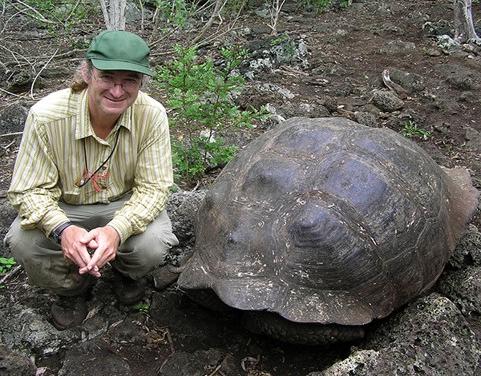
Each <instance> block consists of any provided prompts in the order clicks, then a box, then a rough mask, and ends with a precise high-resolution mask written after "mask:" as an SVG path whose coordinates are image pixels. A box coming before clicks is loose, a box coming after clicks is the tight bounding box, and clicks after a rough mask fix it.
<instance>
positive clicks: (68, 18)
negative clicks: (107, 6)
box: [25, 0, 100, 32]
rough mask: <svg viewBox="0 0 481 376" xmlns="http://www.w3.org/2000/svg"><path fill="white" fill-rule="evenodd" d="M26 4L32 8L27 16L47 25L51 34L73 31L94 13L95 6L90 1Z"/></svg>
mask: <svg viewBox="0 0 481 376" xmlns="http://www.w3.org/2000/svg"><path fill="white" fill-rule="evenodd" d="M25 3H26V4H28V5H29V6H30V7H31V9H27V14H28V15H29V16H31V17H32V18H33V19H35V20H36V21H38V22H39V24H41V25H46V26H47V27H48V28H49V30H50V31H51V32H54V31H56V30H57V29H62V28H64V29H71V28H72V27H74V26H75V25H78V24H79V23H81V22H84V21H85V20H86V19H88V18H89V16H90V15H91V14H92V13H93V12H94V6H93V4H92V3H91V2H89V1H80V2H78V1H75V0H63V1H54V0H25ZM99 9H100V8H99Z"/></svg>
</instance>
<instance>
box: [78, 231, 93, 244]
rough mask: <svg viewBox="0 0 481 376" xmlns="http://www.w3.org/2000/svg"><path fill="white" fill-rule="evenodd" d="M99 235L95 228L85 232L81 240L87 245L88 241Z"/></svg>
mask: <svg viewBox="0 0 481 376" xmlns="http://www.w3.org/2000/svg"><path fill="white" fill-rule="evenodd" d="M96 236H97V231H96V230H95V229H93V230H92V231H89V232H87V233H85V234H84V235H83V236H82V237H81V238H80V242H81V243H83V244H85V245H87V244H88V243H90V242H91V241H92V240H94V239H95V237H96Z"/></svg>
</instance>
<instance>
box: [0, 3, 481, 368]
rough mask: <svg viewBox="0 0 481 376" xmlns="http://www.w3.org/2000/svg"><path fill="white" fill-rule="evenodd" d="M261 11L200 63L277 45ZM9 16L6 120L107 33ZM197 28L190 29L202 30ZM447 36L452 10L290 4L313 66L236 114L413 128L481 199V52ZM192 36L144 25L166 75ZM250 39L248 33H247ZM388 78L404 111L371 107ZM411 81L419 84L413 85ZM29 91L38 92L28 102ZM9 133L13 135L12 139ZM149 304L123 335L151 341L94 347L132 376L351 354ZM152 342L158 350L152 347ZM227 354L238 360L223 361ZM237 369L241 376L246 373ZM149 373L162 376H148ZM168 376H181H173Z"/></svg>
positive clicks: (10, 146)
mask: <svg viewBox="0 0 481 376" xmlns="http://www.w3.org/2000/svg"><path fill="white" fill-rule="evenodd" d="M4 4H5V3H4ZM258 8H259V7H256V6H251V7H249V8H248V10H247V11H245V12H244V15H243V16H241V17H240V19H239V20H237V22H236V25H235V27H234V28H233V29H232V30H231V31H230V32H227V33H226V34H222V33H223V32H225V31H226V28H228V27H229V26H231V23H230V22H229V20H227V19H224V20H223V22H222V23H219V22H217V23H216V24H215V25H214V27H213V28H212V30H210V32H214V33H215V34H214V35H217V36H218V37H217V38H216V39H214V40H212V41H210V42H205V43H204V44H203V46H202V48H201V49H200V54H201V55H212V56H216V52H215V51H216V50H217V47H219V46H220V45H222V42H223V41H227V40H228V41H232V42H235V43H238V44H241V45H244V46H246V47H248V48H249V49H250V51H251V52H252V53H253V54H254V53H255V52H256V51H259V48H262V46H265V45H266V44H267V45H269V43H270V42H271V41H272V39H273V36H271V33H270V29H269V27H268V26H267V22H268V20H267V19H265V18H262V17H260V16H259V15H258V14H256V12H255V10H256V9H258ZM13 13H14V12H13V10H12V9H8V7H7V12H4V13H3V15H2V17H3V18H2V19H3V26H2V24H1V23H0V26H1V27H3V30H2V31H1V33H0V45H1V46H0V47H2V46H3V48H0V57H1V59H2V60H3V61H2V62H1V64H0V72H2V71H1V69H4V70H3V73H2V74H0V77H2V78H3V79H2V81H1V82H0V88H2V90H1V91H0V111H7V110H8V109H9V108H13V107H15V106H17V105H22V106H24V107H26V108H28V107H30V106H31V105H32V104H33V103H34V102H35V101H36V100H38V99H39V98H41V97H42V96H43V95H45V94H47V93H49V92H51V91H54V90H56V89H59V88H62V87H64V86H65V85H66V83H67V82H68V81H69V77H70V76H71V72H72V71H73V69H74V67H75V66H76V64H77V63H78V62H79V60H80V59H81V58H82V54H83V52H84V48H85V43H86V41H88V40H89V39H90V37H91V36H92V35H93V34H94V33H95V32H96V30H98V28H99V26H98V25H100V22H101V20H93V19H91V20H89V22H88V23H86V24H85V25H84V27H83V28H82V29H74V30H73V31H72V32H71V33H72V34H69V33H63V32H62V33H57V34H52V33H49V31H48V30H47V29H45V28H38V25H37V24H35V23H33V22H25V20H26V17H25V16H21V15H14V14H13ZM474 13H475V15H474V18H475V21H479V20H481V6H480V5H479V4H475V5H474ZM9 17H11V18H9ZM7 19H8V20H9V21H8V22H6V21H5V20H7ZM17 21H18V22H17ZM198 22H199V24H198V25H197V26H195V27H200V25H201V24H200V21H198ZM478 24H479V22H478ZM452 25H453V10H452V5H451V1H448V0H441V1H433V0H413V1H395V0H386V1H373V0H364V1H361V0H359V1H354V2H353V4H352V5H351V6H350V7H348V8H347V9H332V10H330V11H328V12H324V13H320V14H317V13H315V12H307V11H302V10H300V9H299V8H298V7H297V6H296V5H295V4H292V3H289V2H287V3H286V4H285V6H284V11H283V12H282V13H281V16H280V20H279V24H278V32H279V35H287V36H288V37H289V38H292V40H299V39H302V40H303V41H304V43H305V45H306V46H307V49H308V54H307V56H306V60H307V62H308V64H307V65H306V64H304V65H302V64H300V63H299V64H296V63H295V62H293V63H289V64H279V65H277V66H274V67H273V69H270V70H264V71H260V72H258V73H256V75H255V77H254V80H251V81H248V82H247V87H246V91H245V93H243V95H241V97H240V98H239V99H238V101H239V103H240V104H241V105H254V106H256V107H259V106H261V105H267V104H269V105H271V106H273V107H275V108H276V109H277V110H278V113H279V114H280V115H281V116H283V117H289V116H302V115H304V116H325V115H326V111H327V114H328V115H330V116H344V117H348V118H351V119H353V120H358V121H360V119H364V121H367V122H369V123H370V125H371V126H377V127H388V128H391V129H393V130H395V131H398V132H402V131H403V130H406V125H416V126H417V128H418V129H421V130H425V131H427V132H430V133H429V134H427V135H428V136H427V137H425V139H424V138H423V137H421V136H422V134H419V135H417V136H416V135H414V136H412V137H411V138H412V140H413V141H414V142H416V143H418V144H419V145H420V146H421V147H422V148H423V149H424V150H426V151H427V152H428V153H429V154H430V155H431V156H432V157H433V158H434V159H435V160H436V162H438V163H439V164H441V165H443V166H446V167H453V166H465V167H466V168H468V169H469V171H470V173H471V175H472V178H473V181H474V183H475V186H476V187H477V188H478V189H479V188H481V160H480V151H481V133H479V132H481V121H480V119H481V106H480V102H481V97H480V96H479V89H480V87H481V64H480V63H481V49H480V48H479V47H477V46H464V47H459V48H457V49H453V50H450V51H448V50H447V49H443V48H441V47H440V46H439V45H438V40H437V36H438V35H442V34H450V35H452V34H451V33H452ZM136 26H138V25H137V24H135V25H127V29H129V30H137V29H136ZM195 27H194V28H193V29H192V30H190V31H187V32H176V33H165V34H163V35H162V36H161V38H156V37H155V36H153V35H152V34H151V31H152V25H150V24H148V23H146V24H145V29H144V30H143V31H139V32H140V33H141V34H142V35H144V36H145V37H146V38H147V39H149V40H150V41H151V43H152V46H153V48H152V57H153V63H154V64H160V63H162V62H163V61H167V60H168V59H169V56H170V54H171V51H170V50H169V48H168V46H172V45H173V44H174V43H175V42H179V41H180V42H184V43H187V42H188V40H192V38H193V37H194V36H195V35H196V29H195ZM246 28H248V29H249V32H245V30H246ZM57 49H58V50H57ZM55 51H56V52H55ZM54 53H55V54H54ZM54 55H55V56H54ZM52 56H54V57H53V58H52V59H51V61H50V62H49V64H48V65H46V63H47V61H48V60H49V59H50V58H51V57H52ZM2 67H4V68H2ZM5 67H8V69H5ZM42 67H45V69H43V74H39V76H38V78H37V79H36V80H35V78H36V74H35V72H36V73H38V72H40V70H41V69H42ZM386 69H387V70H389V72H391V78H392V79H393V81H395V82H396V80H395V77H396V74H395V72H397V74H398V76H403V74H404V76H403V77H404V81H403V80H401V79H399V80H398V83H400V82H402V84H401V86H403V85H404V86H403V87H404V89H405V91H401V92H398V93H397V96H398V97H399V98H400V99H401V100H402V106H401V107H400V108H398V109H395V110H392V109H391V110H382V109H379V107H380V105H376V106H375V104H376V94H375V92H376V90H385V91H388V88H387V87H386V86H385V85H384V84H383V80H382V72H383V71H384V70H386ZM399 72H401V73H399ZM2 75H3V76H2ZM22 77H23V78H22ZM25 77H26V78H25ZM406 77H408V78H409V77H411V78H412V77H414V78H415V79H414V80H413V81H409V79H406ZM32 83H35V84H34V89H33V94H34V95H33V97H34V98H33V99H32V96H31V88H32ZM262 83H269V84H273V85H277V86H279V87H282V88H284V89H287V90H288V91H289V92H290V93H292V94H293V96H292V97H286V96H283V95H281V94H279V93H278V92H271V93H269V94H266V93H265V92H261V91H259V90H258V89H257V88H258V87H259V86H258V85H259V84H262ZM150 91H151V93H152V95H153V96H154V97H156V98H158V99H159V100H162V99H163V98H164V95H165V94H164V93H161V92H159V91H158V90H156V89H155V87H153V86H152V87H151V90H150ZM366 119H367V120H366ZM262 129H263V126H259V127H258V128H256V129H255V130H253V132H252V133H251V134H249V135H247V136H246V137H244V138H242V139H241V140H240V141H239V142H240V143H241V145H239V146H242V144H245V143H246V142H248V141H249V140H250V139H252V138H253V137H255V136H256V135H257V134H258V133H259V132H260V131H262ZM11 131H15V130H11ZM2 132H4V133H8V131H7V130H5V131H4V130H2ZM233 138H235V137H233ZM18 145H19V137H18V136H5V137H1V138H0V146H1V147H2V148H1V149H0V157H1V159H0V197H1V195H4V194H5V191H6V189H7V188H8V184H9V181H10V177H11V172H12V168H13V163H14V160H15V153H16V151H17V150H18ZM206 181H209V179H206ZM474 223H475V224H476V225H479V224H480V218H479V217H476V218H475V221H474ZM478 227H479V226H478ZM24 280H25V277H24V276H22V275H20V276H19V277H18V278H17V279H16V280H15V283H16V285H15V286H17V287H16V289H15V292H16V294H20V295H19V296H20V297H18V298H19V299H21V294H22V291H24V290H25V291H27V288H26V287H25V286H23V287H22V281H24ZM25 293H26V292H25ZM149 304H150V305H151V312H150V314H148V315H145V314H139V313H133V312H130V314H131V315H139V316H138V317H137V316H135V317H136V319H134V318H133V319H132V320H131V322H132V323H134V324H132V325H134V327H133V328H132V327H130V328H129V327H128V325H127V324H125V325H127V327H126V328H124V329H122V325H121V326H120V328H119V330H125V333H127V334H125V333H124V334H122V335H124V336H127V337H128V336H129V335H130V334H129V333H134V332H136V331H137V332H136V333H137V334H138V335H139V336H146V337H145V338H143V339H141V340H139V341H138V342H137V343H136V342H135V340H134V339H132V338H130V339H129V340H125V342H121V341H120V342H119V341H118V333H117V334H116V335H112V337H110V338H109V337H108V336H104V337H102V338H100V339H99V342H98V343H97V345H98V346H99V348H103V349H104V350H105V352H106V353H107V354H113V353H114V354H116V356H119V357H121V358H122V359H124V360H126V361H127V362H128V363H129V365H130V367H131V369H132V371H133V374H135V375H156V374H162V373H158V372H159V367H160V365H162V364H164V365H165V366H166V367H167V368H168V367H169V366H168V364H167V363H166V362H167V361H168V360H169V359H173V358H174V359H175V357H176V356H178V358H177V361H178V362H179V363H182V362H184V363H188V361H189V359H190V360H192V359H191V358H183V357H182V356H187V355H186V354H192V353H194V352H195V351H200V352H201V351H207V353H196V354H197V355H196V356H197V358H198V360H199V359H200V360H199V362H200V363H202V362H204V363H203V364H204V365H206V364H209V362H213V363H214V364H218V360H219V359H218V358H219V357H221V356H220V355H218V354H216V353H215V351H214V350H212V349H220V351H221V353H222V354H224V355H223V356H224V357H223V361H224V362H227V363H229V362H232V364H236V367H237V371H235V372H237V373H235V372H234V371H232V373H225V374H233V375H234V374H240V375H245V374H248V375H251V376H253V375H269V374H270V375H305V374H307V373H308V372H311V371H319V370H321V369H322V368H324V367H325V366H326V365H329V364H331V363H332V362H333V361H334V360H336V359H340V358H343V357H344V356H346V354H347V353H348V350H349V348H348V347H345V346H344V347H340V348H330V349H325V348H318V347H295V346H290V345H286V344H282V343H279V342H276V341H272V340H269V339H265V338H261V337H257V336H253V335H251V334H249V333H246V332H245V331H243V330H242V329H240V328H239V325H238V318H237V317H235V315H233V316H227V317H217V316H216V315H215V314H212V313H210V312H207V311H205V310H203V309H201V308H199V307H197V306H196V305H195V304H194V303H191V302H190V301H188V300H186V299H184V298H183V297H182V296H181V295H180V294H179V293H178V291H177V290H176V289H175V288H170V289H168V290H165V291H161V292H154V291H152V292H151V296H150V300H149ZM153 312H155V313H153ZM132 317H134V316H132ZM135 322H137V323H139V324H135ZM200 323H201V324H200ZM125 325H124V326H125ZM135 325H140V327H141V328H142V329H141V330H139V327H138V326H135ZM149 336H150V337H149ZM147 337H149V338H150V339H148V341H150V343H151V346H145V343H146V341H147V339H146V338H147ZM148 341H147V342H148ZM155 341H157V342H155ZM152 343H154V344H155V343H157V346H153V345H152ZM139 344H140V345H139ZM212 351H214V352H212ZM134 354H135V355H134ZM182 354H183V355H182ZM225 354H230V356H231V357H230V358H228V357H225ZM64 355H65V354H64V353H61V354H57V356H56V357H51V358H48V357H47V358H41V359H39V361H38V363H37V365H40V366H41V365H43V366H47V367H49V369H50V370H51V371H49V372H51V374H55V373H54V370H58V368H59V364H60V363H59V362H61V360H62V357H63V356H64ZM213 359H214V360H213ZM215 359H217V360H215ZM226 359H227V360H226ZM216 362H217V363H216ZM241 362H242V364H243V365H244V369H245V370H243V369H242V367H241V368H240V369H239V364H240V363H241ZM145 364H155V366H152V367H150V366H148V367H146V366H145ZM166 364H167V365H166ZM236 367H233V368H232V369H235V368H236ZM167 368H164V372H165V369H167ZM227 368H228V367H227ZM207 371H209V372H210V373H206V374H210V375H215V374H219V375H221V374H222V373H216V372H217V371H215V366H214V368H212V369H206V371H205V372H207ZM169 372H170V371H169ZM179 372H180V371H179ZM47 374H50V373H48V372H47V373H46V375H47ZM164 374H169V373H164ZM170 374H172V375H174V374H181V373H176V371H175V369H172V371H171V373H170ZM192 374H193V373H192Z"/></svg>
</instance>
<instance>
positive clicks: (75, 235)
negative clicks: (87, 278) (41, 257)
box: [60, 225, 100, 277]
mask: <svg viewBox="0 0 481 376" xmlns="http://www.w3.org/2000/svg"><path fill="white" fill-rule="evenodd" d="M87 234H88V232H87V230H85V229H84V228H82V227H79V226H75V225H72V226H69V227H67V228H66V229H65V230H63V231H62V237H61V242H60V245H61V247H62V252H63V255H64V257H65V258H67V259H69V260H71V261H72V262H73V263H74V264H75V265H77V266H78V267H79V273H80V274H84V273H85V272H86V271H88V272H89V273H90V274H92V275H93V276H94V277H100V273H99V271H98V268H91V269H89V270H85V271H84V272H82V269H85V267H86V266H87V265H88V263H89V262H90V261H91V257H90V255H89V252H88V249H89V248H91V249H95V248H97V244H96V243H95V241H91V242H87V243H85V242H82V240H83V239H84V238H85V236H86V235H87Z"/></svg>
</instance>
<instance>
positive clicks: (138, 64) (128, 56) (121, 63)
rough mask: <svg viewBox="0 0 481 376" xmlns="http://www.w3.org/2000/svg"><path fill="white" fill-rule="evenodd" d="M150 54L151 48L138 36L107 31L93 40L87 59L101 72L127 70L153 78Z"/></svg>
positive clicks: (121, 31) (125, 32)
mask: <svg viewBox="0 0 481 376" xmlns="http://www.w3.org/2000/svg"><path fill="white" fill-rule="evenodd" d="M149 54H150V49H149V46H147V43H145V41H144V40H143V39H142V38H141V37H139V36H138V35H136V34H133V33H129V32H128V31H123V30H106V31H102V32H101V33H100V34H99V35H97V36H96V37H95V38H94V39H93V40H92V43H90V47H89V49H88V50H87V54H86V57H87V59H90V61H92V64H93V66H94V67H95V68H97V69H99V70H125V71H132V72H139V73H143V74H146V75H148V76H153V75H154V73H153V71H152V70H151V69H150V67H149Z"/></svg>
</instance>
